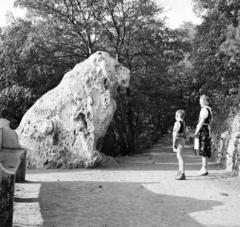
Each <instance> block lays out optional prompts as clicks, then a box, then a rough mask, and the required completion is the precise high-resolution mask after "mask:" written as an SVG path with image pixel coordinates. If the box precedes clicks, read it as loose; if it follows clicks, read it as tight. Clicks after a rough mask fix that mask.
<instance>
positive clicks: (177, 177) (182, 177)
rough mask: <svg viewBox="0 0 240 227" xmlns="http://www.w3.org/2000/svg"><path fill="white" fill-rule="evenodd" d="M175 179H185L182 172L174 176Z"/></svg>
mask: <svg viewBox="0 0 240 227" xmlns="http://www.w3.org/2000/svg"><path fill="white" fill-rule="evenodd" d="M175 179H176V180H186V176H185V174H184V173H180V174H179V175H177V176H176V178H175Z"/></svg>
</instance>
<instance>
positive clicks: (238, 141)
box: [226, 114, 240, 171]
mask: <svg viewBox="0 0 240 227" xmlns="http://www.w3.org/2000/svg"><path fill="white" fill-rule="evenodd" d="M230 132H231V133H230V135H231V137H230V140H229V143H228V147H227V165H226V167H227V170H230V171H231V170H233V171H234V170H237V168H239V163H238V157H237V156H238V155H239V154H240V114H237V115H236V116H235V118H234V120H233V122H232V126H231V131H230Z"/></svg>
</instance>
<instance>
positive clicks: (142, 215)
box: [39, 182, 221, 227]
mask: <svg viewBox="0 0 240 227" xmlns="http://www.w3.org/2000/svg"><path fill="white" fill-rule="evenodd" d="M126 195H127V196H126ZM39 201H40V209H41V215H42V217H43V220H44V226H46V227H50V226H51V227H55V226H56V227H57V226H58V227H59V226H64V227H65V226H71V227H74V226H76V227H79V226H81V227H85V226H86V227H95V226H96V227H100V226H101V227H107V226H109V227H117V226H119V227H120V226H121V227H123V226H126V227H140V226H141V227H148V226H149V227H150V226H151V227H154V226H155V227H159V226H161V227H174V226H184V227H186V226H191V227H203V225H201V224H200V223H198V222H197V221H195V220H194V219H193V218H191V216H190V215H189V214H190V213H192V212H197V211H204V210H211V209H212V208H213V207H214V206H218V205H221V203H220V202H217V201H213V200H197V199H193V198H188V197H179V196H169V195H164V194H157V193H153V192H151V191H149V190H148V189H146V188H145V187H144V185H142V184H141V183H108V182H101V183H99V182H46V183H42V186H41V189H40V195H39Z"/></svg>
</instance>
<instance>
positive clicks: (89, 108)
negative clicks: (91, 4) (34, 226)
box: [16, 51, 130, 168]
mask: <svg viewBox="0 0 240 227" xmlns="http://www.w3.org/2000/svg"><path fill="white" fill-rule="evenodd" d="M129 80H130V72H129V70H128V69H127V68H125V67H123V66H121V65H120V64H119V63H118V62H117V61H116V60H115V59H113V58H111V57H110V55H109V54H108V53H105V52H100V51H99V52H96V53H94V54H93V55H91V56H90V57H89V58H88V59H86V60H85V61H84V62H81V63H79V64H77V65H76V66H75V67H74V68H73V69H72V70H71V71H69V72H68V73H66V74H65V75H64V77H63V79H62V81H61V82H60V84H59V85H58V86H57V87H55V88H54V89H52V90H50V91H49V92H47V93H46V94H44V95H43V96H42V97H41V98H39V99H38V100H37V101H36V103H35V104H34V105H33V106H32V107H31V108H30V109H29V110H28V111H27V113H26V114H25V115H24V117H23V119H22V121H21V123H20V125H19V127H18V129H17V130H16V131H17V133H18V135H19V140H20V143H21V145H23V146H24V147H27V148H28V166H29V167H37V168H38V167H43V166H44V165H50V166H51V167H61V166H64V167H68V168H71V167H79V166H85V167H94V166H97V165H102V164H103V163H106V157H104V155H102V154H100V153H99V152H98V151H97V149H96V145H97V142H98V140H99V138H101V137H103V136H104V135H105V133H106V131H107V128H108V126H109V124H110V122H111V120H112V118H113V115H114V112H115V110H116V101H115V100H114V95H115V94H116V91H117V88H118V87H119V86H121V87H128V85H129Z"/></svg>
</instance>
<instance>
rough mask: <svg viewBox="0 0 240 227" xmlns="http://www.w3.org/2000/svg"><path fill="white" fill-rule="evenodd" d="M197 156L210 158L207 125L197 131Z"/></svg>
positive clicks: (209, 138) (209, 140) (209, 139)
mask: <svg viewBox="0 0 240 227" xmlns="http://www.w3.org/2000/svg"><path fill="white" fill-rule="evenodd" d="M199 155H201V156H204V157H209V158H210V157H211V137H210V132H209V127H208V126H207V125H203V127H202V128H201V130H200V131H199Z"/></svg>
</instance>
